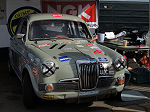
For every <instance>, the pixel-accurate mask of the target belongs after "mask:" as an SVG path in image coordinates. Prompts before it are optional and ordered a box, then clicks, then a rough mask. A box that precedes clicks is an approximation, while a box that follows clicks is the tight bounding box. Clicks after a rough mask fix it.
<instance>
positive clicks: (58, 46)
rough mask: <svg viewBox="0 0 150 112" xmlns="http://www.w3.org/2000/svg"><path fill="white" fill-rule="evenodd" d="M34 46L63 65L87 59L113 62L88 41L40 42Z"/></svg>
mask: <svg viewBox="0 0 150 112" xmlns="http://www.w3.org/2000/svg"><path fill="white" fill-rule="evenodd" d="M32 45H33V46H35V47H37V48H38V49H40V50H41V51H43V52H44V53H46V54H48V55H49V56H50V57H51V58H53V59H54V60H55V61H57V62H58V63H59V62H61V63H62V62H63V64H67V63H72V64H73V63H74V64H75V63H76V61H77V60H80V59H87V58H89V59H91V58H94V59H97V60H98V61H99V60H101V59H104V58H106V59H107V61H110V60H111V59H110V58H109V57H108V56H107V55H106V54H105V52H104V51H103V50H101V48H100V47H98V46H97V45H96V44H95V43H92V42H89V41H86V40H78V41H77V40H76V41H64V42H61V41H55V42H51V41H50V42H38V43H36V44H35V43H34V44H32ZM40 55H42V54H40Z"/></svg>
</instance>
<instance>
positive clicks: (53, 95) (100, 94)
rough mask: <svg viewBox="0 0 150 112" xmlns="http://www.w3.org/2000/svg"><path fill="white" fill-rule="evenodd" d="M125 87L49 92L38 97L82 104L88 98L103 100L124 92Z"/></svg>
mask: <svg viewBox="0 0 150 112" xmlns="http://www.w3.org/2000/svg"><path fill="white" fill-rule="evenodd" d="M123 88H124V85H120V86H117V87H116V86H114V87H111V88H103V89H95V90H93V91H78V92H49V93H41V94H39V95H38V96H39V97H40V98H42V99H45V100H68V102H69V100H70V99H74V100H75V99H76V100H78V102H82V101H84V100H86V99H88V98H90V99H92V100H93V101H94V100H98V99H103V98H105V97H106V96H110V95H111V94H115V93H117V92H120V91H122V90H123Z"/></svg>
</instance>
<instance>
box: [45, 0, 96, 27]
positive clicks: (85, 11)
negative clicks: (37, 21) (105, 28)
mask: <svg viewBox="0 0 150 112" xmlns="http://www.w3.org/2000/svg"><path fill="white" fill-rule="evenodd" d="M96 3H97V2H96V1H68V2H67V1H57V2H55V1H50V0H42V12H43V13H61V14H70V15H74V16H78V17H80V18H82V19H83V20H84V21H85V22H86V23H87V25H88V27H89V28H97V27H98V17H97V8H96V5H97V4H96Z"/></svg>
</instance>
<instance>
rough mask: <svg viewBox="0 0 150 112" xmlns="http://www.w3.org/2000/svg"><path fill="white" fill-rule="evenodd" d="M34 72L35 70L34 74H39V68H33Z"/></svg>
mask: <svg viewBox="0 0 150 112" xmlns="http://www.w3.org/2000/svg"><path fill="white" fill-rule="evenodd" d="M32 72H33V74H34V76H38V68H33V69H32Z"/></svg>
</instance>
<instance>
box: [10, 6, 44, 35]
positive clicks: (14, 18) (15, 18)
mask: <svg viewBox="0 0 150 112" xmlns="http://www.w3.org/2000/svg"><path fill="white" fill-rule="evenodd" d="M40 12H41V11H40V10H38V9H36V8H34V7H29V6H26V7H20V8H18V9H16V10H14V11H13V12H12V14H11V15H10V16H9V19H8V23H7V28H8V32H9V34H10V35H11V36H14V35H15V32H16V28H17V25H18V23H19V21H20V19H21V18H22V17H24V16H27V15H29V14H34V13H40Z"/></svg>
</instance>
